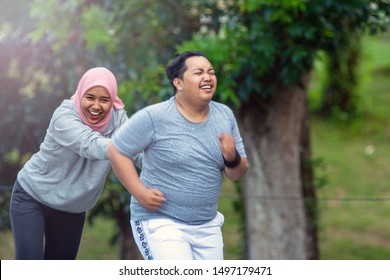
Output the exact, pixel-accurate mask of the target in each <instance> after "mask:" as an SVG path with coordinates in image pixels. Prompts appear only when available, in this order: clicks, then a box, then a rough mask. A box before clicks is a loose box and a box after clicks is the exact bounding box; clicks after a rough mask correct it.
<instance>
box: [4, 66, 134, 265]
mask: <svg viewBox="0 0 390 280" xmlns="http://www.w3.org/2000/svg"><path fill="white" fill-rule="evenodd" d="M123 107H124V105H123V102H122V101H121V100H120V99H119V98H118V96H117V82H116V79H115V77H114V75H113V74H112V73H111V72H110V71H109V70H108V69H106V68H104V67H97V68H92V69H90V70H88V71H87V72H86V73H85V74H84V75H83V76H82V78H81V79H80V81H79V84H78V87H77V90H76V92H75V94H74V95H73V96H72V97H71V99H67V100H64V101H63V102H62V104H61V105H60V106H59V107H58V108H57V109H56V110H55V112H54V114H53V116H52V119H51V121H50V124H49V127H48V129H47V132H46V136H45V139H44V141H43V143H42V144H41V145H40V148H39V151H38V152H37V153H36V154H34V155H33V156H32V157H31V159H30V160H29V161H28V162H27V163H26V164H25V165H24V167H23V168H22V169H21V170H20V172H19V173H18V176H17V180H16V182H15V185H14V188H13V193H12V197H11V206H10V215H11V225H12V232H13V237H14V241H15V258H16V259H75V258H76V256H77V252H78V249H79V245H80V239H81V234H82V230H83V226H84V221H85V212H86V211H87V210H88V209H91V208H92V207H93V206H94V205H95V204H96V202H97V200H98V198H99V196H100V194H101V192H102V190H103V186H104V182H105V179H106V176H107V174H108V172H109V171H110V169H111V164H110V161H109V160H108V158H107V151H106V150H107V149H106V147H107V143H108V141H109V138H110V137H111V136H112V134H113V133H114V131H115V130H116V129H117V128H118V127H119V126H120V125H121V124H122V123H123V122H124V121H125V120H126V119H127V115H126V112H125V110H124V109H123Z"/></svg>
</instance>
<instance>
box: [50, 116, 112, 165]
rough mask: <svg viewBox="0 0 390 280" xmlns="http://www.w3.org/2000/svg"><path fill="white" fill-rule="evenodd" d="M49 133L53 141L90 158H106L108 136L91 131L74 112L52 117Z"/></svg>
mask: <svg viewBox="0 0 390 280" xmlns="http://www.w3.org/2000/svg"><path fill="white" fill-rule="evenodd" d="M48 132H49V133H51V134H52V137H53V139H54V141H56V142H57V143H58V144H59V145H61V146H64V147H67V148H69V149H70V150H72V151H73V152H75V153H77V154H78V155H80V156H81V157H84V158H87V159H91V160H95V159H96V160H101V159H108V155H107V144H108V142H109V138H105V137H103V136H102V135H101V134H100V133H99V132H96V131H93V130H92V129H91V128H90V127H89V126H87V125H85V124H84V123H83V122H82V121H81V119H80V118H79V117H77V116H75V115H74V114H62V115H60V116H58V117H55V118H53V120H52V125H51V128H49V131H48Z"/></svg>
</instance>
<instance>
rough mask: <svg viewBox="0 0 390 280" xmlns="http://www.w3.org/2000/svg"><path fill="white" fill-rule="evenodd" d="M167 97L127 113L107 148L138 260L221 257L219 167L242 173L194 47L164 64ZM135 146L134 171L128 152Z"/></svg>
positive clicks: (228, 119) (226, 116) (233, 139)
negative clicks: (123, 193) (125, 195)
mask: <svg viewBox="0 0 390 280" xmlns="http://www.w3.org/2000/svg"><path fill="white" fill-rule="evenodd" d="M167 75H168V78H169V80H170V82H171V83H172V86H173V88H174V92H175V95H174V96H173V97H171V98H170V99H169V100H167V101H164V102H161V103H158V104H154V105H151V106H148V107H146V108H144V109H142V110H140V111H138V112H137V113H135V114H134V115H133V116H132V117H131V118H130V119H129V120H128V121H127V122H126V123H125V124H124V125H123V126H122V127H121V128H120V129H119V130H118V132H117V133H116V134H115V135H114V137H113V138H112V142H111V143H110V144H109V148H108V153H109V157H110V160H111V163H112V166H113V169H114V171H115V172H116V174H117V176H118V178H119V179H120V181H121V182H122V184H123V185H124V186H125V188H126V189H127V190H128V191H129V192H130V193H131V194H132V198H131V206H130V207H131V225H132V229H133V232H134V236H135V240H136V242H137V244H138V247H139V249H140V251H141V253H142V254H143V256H144V258H145V259H223V242H222V234H221V226H222V224H223V215H222V214H221V213H219V212H218V200H219V197H220V193H221V186H222V178H223V172H224V173H225V175H226V176H227V177H228V178H229V179H232V180H236V179H239V178H241V177H242V176H244V175H245V173H246V171H247V165H248V164H247V159H246V154H245V150H244V145H243V141H242V138H241V136H240V133H239V129H238V126H237V122H236V119H235V117H234V115H233V112H232V110H231V109H230V108H229V107H227V106H226V105H224V104H221V103H217V102H214V101H211V99H212V97H213V95H214V92H215V89H216V86H217V78H216V76H215V73H214V70H213V68H212V65H211V63H210V61H209V60H208V59H207V58H206V57H205V56H204V55H203V54H202V53H199V52H185V53H183V54H181V55H180V56H178V57H176V58H175V59H174V61H173V62H172V63H171V64H170V65H169V66H168V67H167ZM140 152H143V153H144V157H143V165H142V172H141V175H140V177H138V175H137V173H136V171H135V168H134V165H133V164H132V162H131V158H132V157H134V155H136V154H137V153H140Z"/></svg>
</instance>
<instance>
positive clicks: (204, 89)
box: [174, 56, 217, 104]
mask: <svg viewBox="0 0 390 280" xmlns="http://www.w3.org/2000/svg"><path fill="white" fill-rule="evenodd" d="M186 66H187V70H186V71H185V72H184V73H183V77H182V78H176V79H175V80H174V84H175V86H176V88H177V90H178V92H181V93H182V95H183V98H185V99H186V101H187V102H190V103H192V104H199V103H203V104H208V103H209V102H210V100H211V99H212V98H213V95H214V93H215V89H216V87H217V77H216V75H215V71H214V69H213V67H212V65H211V63H210V61H208V59H207V58H205V57H203V56H192V57H189V58H188V59H187V60H186Z"/></svg>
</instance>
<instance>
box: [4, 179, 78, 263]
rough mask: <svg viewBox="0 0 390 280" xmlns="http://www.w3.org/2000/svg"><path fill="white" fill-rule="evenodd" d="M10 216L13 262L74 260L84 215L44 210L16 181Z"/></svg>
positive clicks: (48, 208)
mask: <svg viewBox="0 0 390 280" xmlns="http://www.w3.org/2000/svg"><path fill="white" fill-rule="evenodd" d="M10 216H11V226H12V234H13V237H14V242H15V258H16V259H19V260H20V259H24V260H43V259H47V260H74V259H76V256H77V252H78V250H79V246H80V240H81V234H82V231H83V227H84V221H85V212H83V213H80V214H73V213H66V212H62V211H58V210H55V209H52V208H50V207H47V206H45V205H43V204H41V203H39V202H37V201H36V200H35V199H34V198H32V197H31V196H30V195H29V194H28V193H27V192H26V191H25V190H24V189H23V188H22V187H21V186H20V185H19V183H18V181H16V183H15V185H14V189H13V192H12V197H11V205H10Z"/></svg>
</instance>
